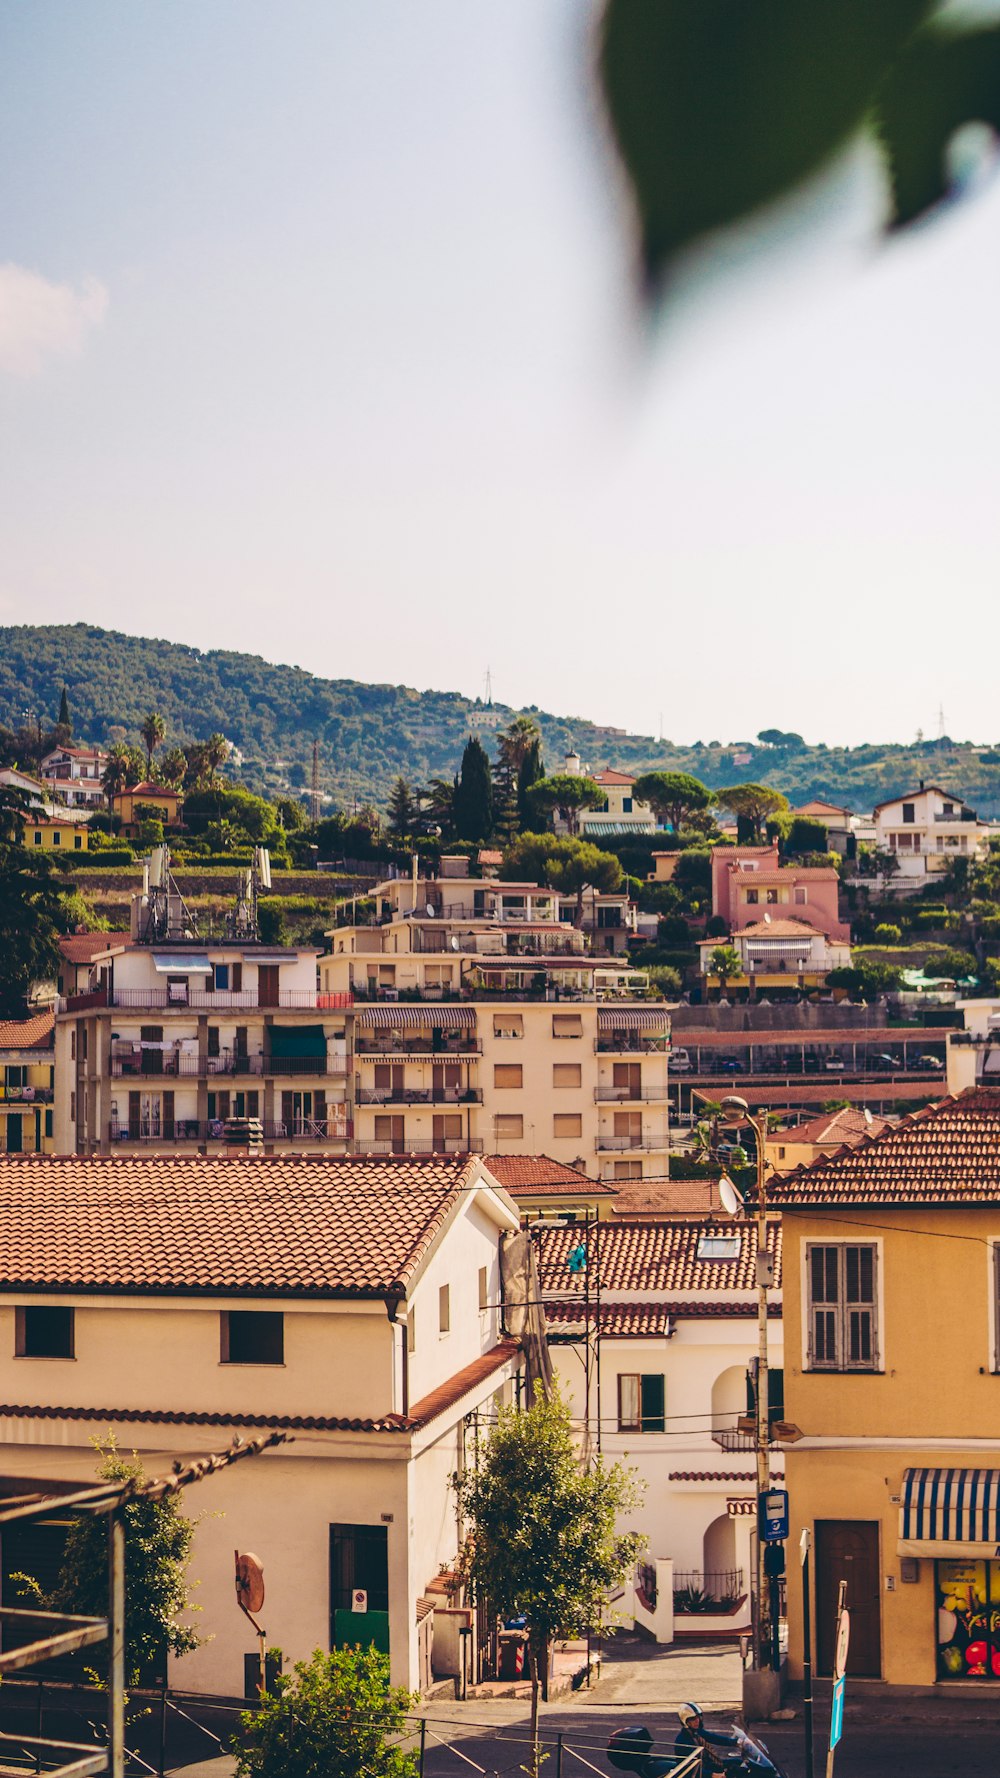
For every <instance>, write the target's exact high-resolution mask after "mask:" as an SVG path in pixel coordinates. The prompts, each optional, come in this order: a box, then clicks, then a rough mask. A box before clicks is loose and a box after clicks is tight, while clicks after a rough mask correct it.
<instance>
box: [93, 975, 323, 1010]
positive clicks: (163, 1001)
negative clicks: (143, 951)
mask: <svg viewBox="0 0 1000 1778" xmlns="http://www.w3.org/2000/svg"><path fill="white" fill-rule="evenodd" d="M181 973H182V965H180V964H178V974H181ZM78 998H81V997H80V996H72V997H71V1000H70V1005H69V1010H70V1012H76V1011H80V1010H82V1009H81V1008H78V1007H76V1006H74V1005H73V1000H75V999H78ZM86 998H87V999H91V998H92V996H90V995H87V996H86ZM98 1004H99V1005H104V1006H106V1005H108V1004H110V1005H111V1006H114V1007H120V1008H123V1009H124V1008H128V1007H133V1006H134V1007H142V1008H145V1007H150V1008H156V1009H157V1010H164V1011H168V1010H169V1009H170V1008H171V1007H178V1006H179V1007H188V1008H190V1009H192V1010H194V1011H197V1012H253V1011H257V1012H277V1011H279V1010H280V1011H306V1012H342V1011H346V1010H348V1009H349V1008H350V1007H352V1006H353V1004H354V996H353V995H352V994H349V993H338V994H321V993H319V992H318V991H317V990H316V989H315V988H280V989H279V990H278V992H277V994H270V995H268V994H261V993H260V992H259V991H258V989H256V988H183V987H180V986H176V985H175V986H172V987H171V986H168V987H164V988H116V989H115V990H114V993H113V994H112V995H111V998H110V1002H109V1001H108V999H107V997H106V996H105V997H104V998H103V999H100V1000H99V1001H98Z"/></svg>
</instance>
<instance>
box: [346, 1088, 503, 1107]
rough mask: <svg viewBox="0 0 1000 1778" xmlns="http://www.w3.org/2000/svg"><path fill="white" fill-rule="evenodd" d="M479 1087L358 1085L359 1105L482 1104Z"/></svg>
mask: <svg viewBox="0 0 1000 1778" xmlns="http://www.w3.org/2000/svg"><path fill="white" fill-rule="evenodd" d="M482 1102H483V1095H482V1091H481V1089H480V1088H479V1087H469V1088H467V1089H465V1090H463V1089H462V1088H460V1087H358V1089H357V1091H356V1094H355V1103H356V1104H358V1105H481V1104H482Z"/></svg>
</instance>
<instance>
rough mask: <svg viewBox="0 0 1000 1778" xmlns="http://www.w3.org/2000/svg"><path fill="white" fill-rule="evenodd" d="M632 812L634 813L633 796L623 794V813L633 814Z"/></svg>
mask: <svg viewBox="0 0 1000 1778" xmlns="http://www.w3.org/2000/svg"><path fill="white" fill-rule="evenodd" d="M631 813H632V798H631V797H630V796H623V797H622V814H623V815H631Z"/></svg>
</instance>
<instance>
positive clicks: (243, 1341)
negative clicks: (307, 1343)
mask: <svg viewBox="0 0 1000 1778" xmlns="http://www.w3.org/2000/svg"><path fill="white" fill-rule="evenodd" d="M219 1331H220V1334H221V1362H222V1363H223V1364H284V1362H285V1317H284V1315H282V1314H281V1313H280V1312H279V1313H275V1312H274V1311H273V1310H270V1309H223V1311H222V1314H221V1315H220V1316H219Z"/></svg>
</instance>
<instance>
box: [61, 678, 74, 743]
mask: <svg viewBox="0 0 1000 1778" xmlns="http://www.w3.org/2000/svg"><path fill="white" fill-rule="evenodd" d="M58 726H59V728H64V729H65V730H66V732H67V734H68V735H72V733H73V718H72V717H71V715H70V713H69V695H68V693H67V691H66V687H65V686H63V689H62V697H61V698H60V700H59V723H58Z"/></svg>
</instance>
